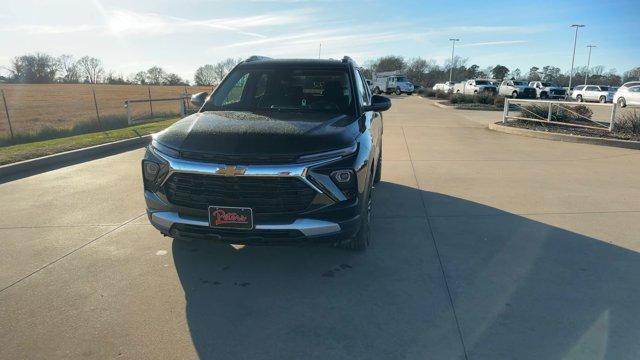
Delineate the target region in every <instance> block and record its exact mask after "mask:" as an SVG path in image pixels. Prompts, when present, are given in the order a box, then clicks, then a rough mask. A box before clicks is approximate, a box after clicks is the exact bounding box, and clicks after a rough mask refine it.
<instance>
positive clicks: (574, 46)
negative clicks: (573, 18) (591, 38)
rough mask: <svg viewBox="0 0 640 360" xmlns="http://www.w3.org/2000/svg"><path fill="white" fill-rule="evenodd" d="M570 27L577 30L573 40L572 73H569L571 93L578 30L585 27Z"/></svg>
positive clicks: (577, 25)
mask: <svg viewBox="0 0 640 360" xmlns="http://www.w3.org/2000/svg"><path fill="white" fill-rule="evenodd" d="M570 27H574V28H576V36H575V38H574V39H573V57H572V58H571V72H569V91H571V80H572V78H573V64H574V62H575V60H576V43H577V42H578V29H579V28H581V27H584V25H582V24H573V25H571V26H570Z"/></svg>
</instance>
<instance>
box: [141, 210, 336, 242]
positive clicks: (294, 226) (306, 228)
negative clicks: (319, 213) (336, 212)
mask: <svg viewBox="0 0 640 360" xmlns="http://www.w3.org/2000/svg"><path fill="white" fill-rule="evenodd" d="M150 219H151V223H152V224H153V225H154V226H155V227H157V228H158V229H159V230H161V231H164V232H166V233H168V232H169V230H171V226H172V225H173V224H186V225H196V226H206V227H208V226H209V222H208V221H206V220H202V219H198V218H192V217H182V216H180V215H179V214H178V213H177V212H173V211H157V212H153V213H151V216H150ZM255 228H256V229H257V230H298V231H300V232H301V233H302V234H303V235H305V236H314V235H327V234H332V233H336V232H339V231H340V230H341V229H340V225H339V224H336V223H333V222H330V221H324V220H317V219H296V220H295V221H294V222H293V223H291V224H256V226H255Z"/></svg>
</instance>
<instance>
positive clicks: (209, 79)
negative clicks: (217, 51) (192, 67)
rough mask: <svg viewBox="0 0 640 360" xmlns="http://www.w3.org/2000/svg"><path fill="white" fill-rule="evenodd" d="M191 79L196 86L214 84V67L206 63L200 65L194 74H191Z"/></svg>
mask: <svg viewBox="0 0 640 360" xmlns="http://www.w3.org/2000/svg"><path fill="white" fill-rule="evenodd" d="M193 81H194V82H195V83H196V85H198V86H210V85H215V84H216V75H215V69H214V67H213V65H211V64H207V65H204V66H200V67H199V68H198V69H197V70H196V73H195V75H194V76H193Z"/></svg>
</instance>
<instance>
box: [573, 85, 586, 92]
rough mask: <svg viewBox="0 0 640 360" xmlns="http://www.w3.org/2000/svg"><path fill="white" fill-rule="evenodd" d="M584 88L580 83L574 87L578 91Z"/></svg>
mask: <svg viewBox="0 0 640 360" xmlns="http://www.w3.org/2000/svg"><path fill="white" fill-rule="evenodd" d="M582 89H584V85H579V86H576V87H575V88H573V90H577V91H580V90H582Z"/></svg>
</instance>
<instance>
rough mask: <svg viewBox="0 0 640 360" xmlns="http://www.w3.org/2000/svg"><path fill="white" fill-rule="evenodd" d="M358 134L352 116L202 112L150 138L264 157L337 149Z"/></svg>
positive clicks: (184, 147)
mask: <svg viewBox="0 0 640 360" xmlns="http://www.w3.org/2000/svg"><path fill="white" fill-rule="evenodd" d="M359 134H360V131H359V125H358V121H357V119H356V118H355V117H354V116H348V115H337V114H326V113H308V114H304V115H301V114H299V113H287V112H282V113H273V114H271V113H270V114H269V115H268V116H266V115H257V114H253V113H247V112H236V111H207V112H202V113H196V114H193V115H190V116H188V117H186V118H184V119H182V120H180V121H178V122H177V123H175V124H173V125H171V126H170V127H168V128H167V129H165V130H164V131H162V132H160V133H158V134H157V135H156V136H155V138H154V139H155V140H156V141H158V142H160V143H161V144H162V145H165V146H168V147H170V148H173V149H176V150H178V151H181V152H190V153H200V154H203V155H205V154H206V155H230V156H234V157H242V156H246V157H254V156H259V157H265V156H272V155H273V156H275V155H278V156H297V155H304V154H311V153H318V152H324V151H329V150H337V149H343V148H346V147H349V146H351V145H353V143H354V142H355V141H356V138H357V136H358V135H359Z"/></svg>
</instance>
